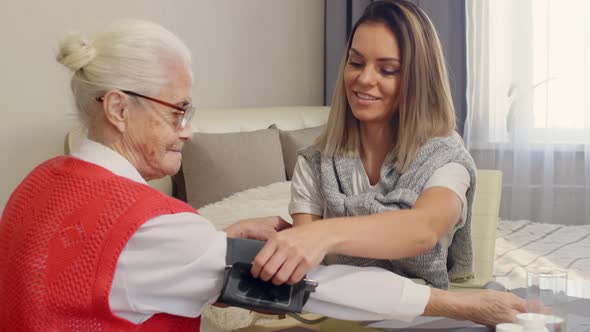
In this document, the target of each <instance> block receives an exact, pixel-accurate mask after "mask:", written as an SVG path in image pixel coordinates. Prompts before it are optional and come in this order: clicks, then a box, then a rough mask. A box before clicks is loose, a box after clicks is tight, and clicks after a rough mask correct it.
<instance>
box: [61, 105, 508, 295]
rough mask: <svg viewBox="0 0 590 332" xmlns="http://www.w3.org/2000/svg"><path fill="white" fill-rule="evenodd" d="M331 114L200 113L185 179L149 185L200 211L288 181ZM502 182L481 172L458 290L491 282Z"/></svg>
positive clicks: (74, 136)
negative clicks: (469, 254) (469, 275)
mask: <svg viewBox="0 0 590 332" xmlns="http://www.w3.org/2000/svg"><path fill="white" fill-rule="evenodd" d="M328 113H329V108H328V107H324V106H318V107H309V106H306V107H260V108H235V109H218V110H199V111H197V113H196V115H195V117H194V119H193V121H192V129H193V131H194V137H193V140H192V141H191V142H189V143H187V144H186V145H185V149H184V151H183V155H184V156H183V157H184V159H183V173H184V174H183V176H182V177H180V178H179V177H175V179H174V180H173V179H171V178H170V177H166V178H164V179H161V180H157V181H152V182H150V185H152V186H153V187H155V188H157V189H159V190H161V191H163V192H165V193H167V194H170V195H172V193H173V191H176V194H177V196H182V195H183V194H186V197H185V198H186V200H187V201H188V202H189V203H190V204H191V205H193V206H194V207H195V208H197V209H198V208H201V207H202V206H204V205H207V204H210V203H213V202H215V201H219V200H221V199H223V198H225V197H228V196H230V195H232V194H234V193H236V192H241V191H244V190H246V189H249V188H253V187H259V186H266V185H269V184H271V183H275V182H281V181H287V180H289V179H290V173H291V172H292V167H293V166H294V161H295V156H296V151H297V149H299V148H301V147H304V146H306V145H308V144H310V143H311V142H312V141H313V139H314V138H315V137H316V136H317V134H318V133H319V132H320V130H321V128H319V126H321V125H323V124H325V123H326V121H327V118H328ZM273 125H274V126H273ZM269 128H270V129H269ZM83 136H84V131H83V130H82V129H81V128H75V129H73V130H72V131H70V132H69V133H68V135H67V137H66V142H65V143H66V144H65V145H66V147H65V150H66V153H67V152H70V151H74V150H76V149H77V147H78V146H79V142H80V140H81V138H82V137H83ZM173 182H174V183H175V186H174V187H175V188H174V189H176V190H173ZM179 182H184V183H179ZM501 183H502V174H501V172H499V171H494V170H479V171H478V181H477V190H476V193H475V201H474V206H473V219H472V223H473V243H474V255H475V272H476V278H475V279H473V280H471V281H469V282H466V283H462V284H453V285H452V287H453V288H459V289H461V288H472V287H481V286H483V285H484V284H485V283H487V282H488V281H490V280H491V279H492V273H493V262H494V252H495V240H496V226H497V221H498V212H499V206H500V195H501ZM183 185H185V188H184V189H185V190H183V188H182V187H183ZM179 191H183V192H182V193H179ZM211 221H212V222H213V223H214V224H215V220H211Z"/></svg>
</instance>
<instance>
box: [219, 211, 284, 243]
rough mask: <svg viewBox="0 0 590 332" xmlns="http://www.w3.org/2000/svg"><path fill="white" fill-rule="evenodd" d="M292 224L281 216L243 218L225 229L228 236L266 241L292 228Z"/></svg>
mask: <svg viewBox="0 0 590 332" xmlns="http://www.w3.org/2000/svg"><path fill="white" fill-rule="evenodd" d="M290 227H291V224H289V223H288V222H286V221H285V220H284V219H283V218H281V217H279V216H273V217H261V218H251V219H242V220H240V221H238V222H237V223H235V224H232V225H230V226H228V227H226V228H225V229H224V231H225V232H226V233H227V236H228V237H234V238H235V237H241V238H248V239H255V240H262V241H266V240H268V239H269V238H270V237H271V236H273V235H274V234H275V233H277V232H279V231H282V230H283V229H287V228H290Z"/></svg>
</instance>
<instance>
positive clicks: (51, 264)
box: [0, 157, 200, 332]
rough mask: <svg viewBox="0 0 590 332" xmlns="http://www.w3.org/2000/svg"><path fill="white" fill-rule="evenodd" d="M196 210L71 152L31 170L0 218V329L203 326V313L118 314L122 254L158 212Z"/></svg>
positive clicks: (196, 328) (186, 328) (179, 328)
mask: <svg viewBox="0 0 590 332" xmlns="http://www.w3.org/2000/svg"><path fill="white" fill-rule="evenodd" d="M178 212H194V213H196V211H195V210H194V209H193V208H191V207H190V206H189V205H187V204H185V203H183V202H181V201H179V200H176V199H172V198H169V197H167V196H166V195H164V194H162V193H160V192H159V191H157V190H155V189H153V188H150V187H149V186H146V185H143V184H139V183H137V182H134V181H131V180H129V179H126V178H123V177H120V176H117V175H114V174H113V173H111V172H109V171H108V170H106V169H104V168H102V167H99V166H96V165H94V164H91V163H87V162H84V161H81V160H78V159H75V158H71V157H57V158H54V159H51V160H49V161H46V162H45V163H43V164H41V165H40V166H38V167H37V168H36V169H35V170H33V171H32V172H31V173H30V174H29V175H28V176H27V177H26V178H25V180H24V181H23V182H22V183H21V184H20V185H19V186H18V188H17V189H16V190H15V191H14V193H13V194H12V196H11V197H10V199H9V201H8V203H7V204H6V207H5V209H4V213H3V215H2V219H1V220H0V331H90V332H92V331H103V332H105V331H199V328H200V318H199V317H197V318H184V317H178V316H172V315H167V314H158V315H154V316H153V317H152V318H150V319H149V320H147V321H146V322H144V323H143V324H140V325H135V324H132V323H130V322H128V321H126V320H124V319H122V318H118V317H117V316H115V315H114V314H113V313H112V312H111V310H110V307H109V293H110V289H111V283H112V280H113V276H114V272H115V268H116V265H117V261H118V259H119V255H120V254H121V251H122V250H123V248H124V247H125V245H126V243H127V241H128V240H129V239H130V238H131V236H132V235H133V234H134V233H135V231H136V230H137V229H138V228H139V227H140V226H141V225H142V224H143V223H144V222H146V221H147V220H149V219H151V218H153V217H155V216H157V215H161V214H170V213H178Z"/></svg>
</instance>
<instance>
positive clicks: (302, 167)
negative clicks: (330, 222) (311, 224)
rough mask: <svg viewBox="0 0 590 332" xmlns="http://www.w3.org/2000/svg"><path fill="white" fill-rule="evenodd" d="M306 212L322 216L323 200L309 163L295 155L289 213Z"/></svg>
mask: <svg viewBox="0 0 590 332" xmlns="http://www.w3.org/2000/svg"><path fill="white" fill-rule="evenodd" d="M295 213H308V214H315V215H318V216H323V214H324V200H323V198H322V195H321V194H320V190H319V188H318V182H317V181H316V180H315V177H314V175H313V172H312V170H311V165H309V163H308V162H307V160H306V159H305V158H303V157H302V156H298V157H297V163H295V169H294V170H293V178H292V179H291V202H290V203H289V214H291V215H293V214H295Z"/></svg>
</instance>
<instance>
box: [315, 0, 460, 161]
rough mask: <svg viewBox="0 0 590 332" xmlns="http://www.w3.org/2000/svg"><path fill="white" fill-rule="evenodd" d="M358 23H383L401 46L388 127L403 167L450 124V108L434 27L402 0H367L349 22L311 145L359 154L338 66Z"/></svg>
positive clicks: (345, 58)
mask: <svg viewBox="0 0 590 332" xmlns="http://www.w3.org/2000/svg"><path fill="white" fill-rule="evenodd" d="M364 23H383V24H385V25H386V26H387V27H388V28H389V29H390V30H391V31H392V32H393V33H394V35H395V36H396V38H397V39H398V42H399V45H400V48H401V53H402V54H401V68H400V88H399V89H400V91H399V93H398V97H397V98H398V101H397V103H396V105H397V106H396V107H397V112H396V113H395V115H394V117H393V120H392V127H393V132H394V142H393V151H394V154H395V168H396V169H397V170H398V171H400V172H403V171H405V170H407V168H408V167H409V165H410V164H411V163H412V162H413V161H414V159H415V158H416V154H417V152H418V150H419V149H420V147H421V146H422V144H424V143H425V142H426V141H427V140H429V139H431V138H433V137H441V136H448V135H450V134H451V133H452V132H453V130H455V110H454V107H453V101H452V97H451V90H450V88H449V81H448V76H447V71H446V66H445V61H444V56H443V52H442V48H441V45H440V41H439V39H438V36H437V33H436V30H435V28H434V26H433V25H432V22H431V21H430V19H429V18H428V16H426V14H425V13H424V12H422V10H420V9H419V8H418V7H416V6H415V5H414V4H412V3H410V2H408V1H405V0H397V1H393V0H391V1H376V2H373V3H371V4H370V5H369V6H368V7H367V9H366V10H365V12H364V13H363V15H362V16H361V17H360V19H359V20H358V21H357V23H356V24H355V26H354V27H353V29H352V32H351V34H350V38H349V40H348V44H347V47H346V50H345V53H344V55H343V57H342V62H341V64H340V69H339V72H338V78H337V80H336V87H335V90H334V95H333V97H332V106H331V111H330V116H329V118H328V123H327V125H326V130H325V131H324V132H323V134H322V135H320V137H319V138H318V140H317V141H316V146H317V147H318V148H319V149H320V150H321V151H322V152H323V153H324V154H326V155H328V156H334V155H336V154H339V155H357V156H358V155H359V152H360V149H361V143H360V122H359V120H357V119H356V118H355V117H354V116H353V114H352V111H351V110H350V105H349V104H348V100H347V98H346V90H345V87H344V70H345V67H346V65H347V62H348V51H349V50H350V47H351V44H352V40H353V38H354V34H355V32H356V30H357V28H358V27H359V26H360V25H362V24H364Z"/></svg>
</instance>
